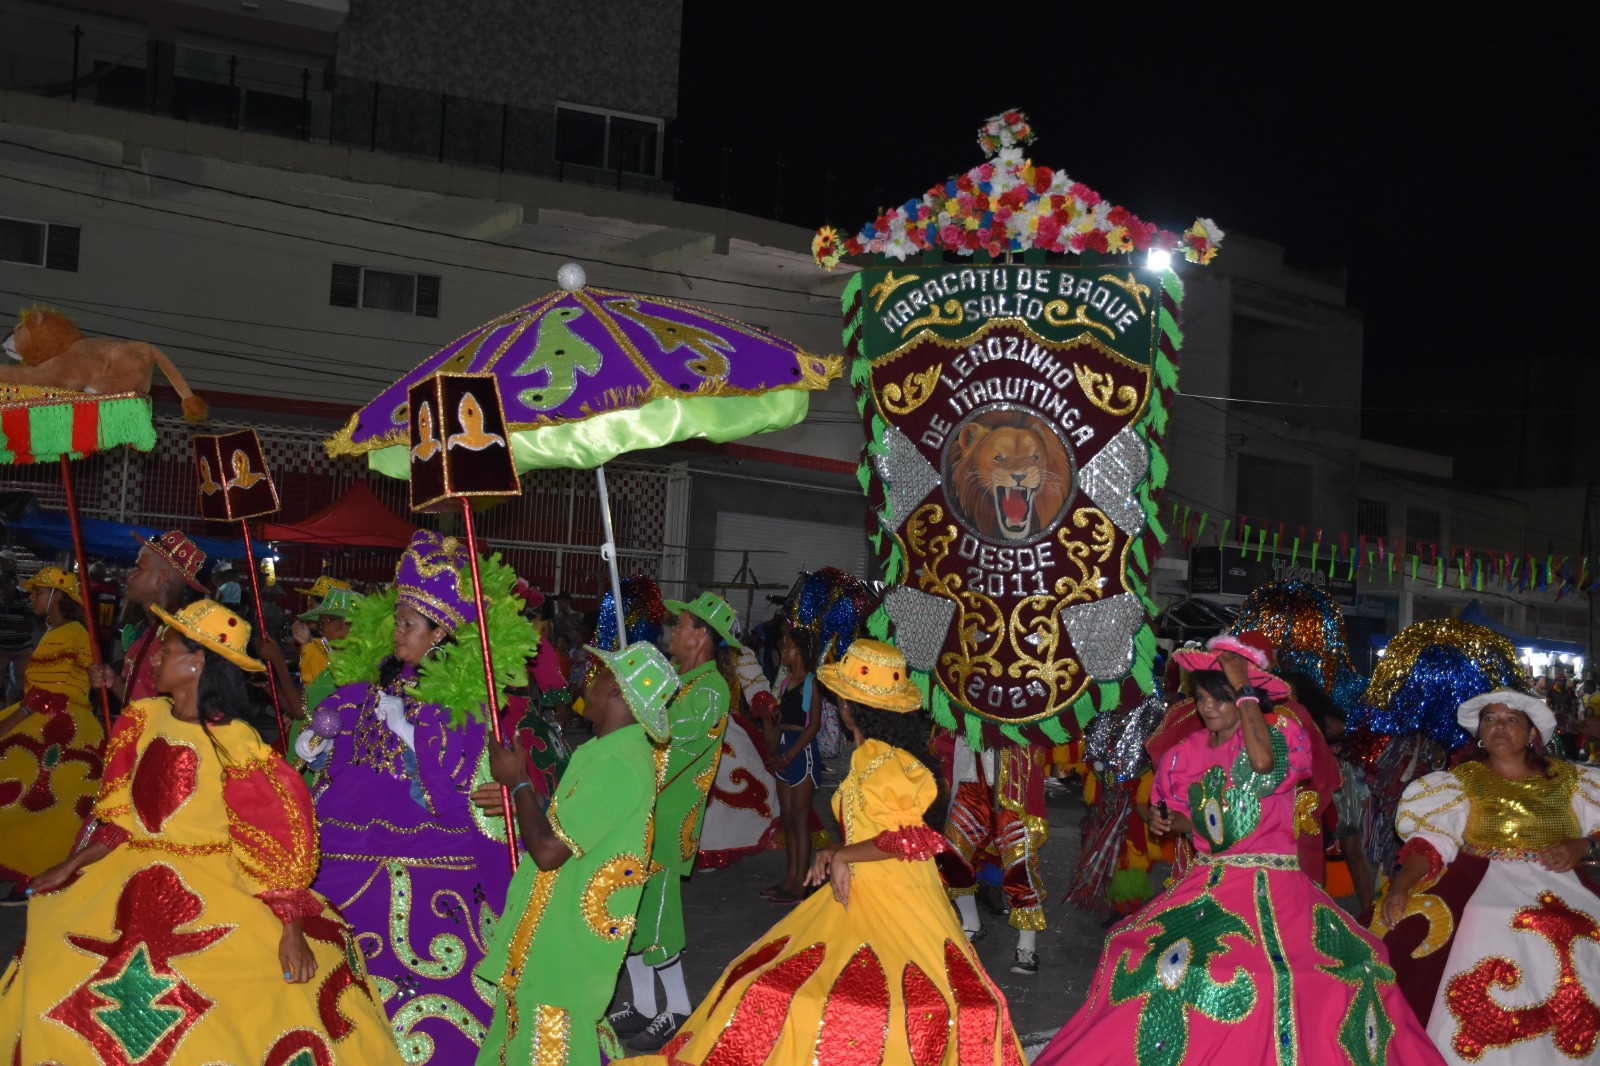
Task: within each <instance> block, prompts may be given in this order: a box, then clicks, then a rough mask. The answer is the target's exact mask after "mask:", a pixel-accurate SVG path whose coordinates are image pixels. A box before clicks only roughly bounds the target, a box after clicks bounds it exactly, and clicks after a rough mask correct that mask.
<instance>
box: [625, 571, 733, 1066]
mask: <svg viewBox="0 0 1600 1066" xmlns="http://www.w3.org/2000/svg"><path fill="white" fill-rule="evenodd" d="M663 604H664V606H665V607H666V608H667V610H668V611H671V612H674V613H675V614H676V615H677V622H676V623H675V624H674V625H673V627H672V629H671V630H670V631H669V632H668V636H667V651H668V652H669V653H670V654H671V656H672V658H673V659H674V660H675V662H676V664H677V668H678V675H679V678H680V679H681V680H682V682H683V687H682V688H681V689H680V690H679V691H678V695H677V697H676V698H674V699H673V701H672V703H671V704H670V705H668V707H667V719H668V722H669V724H670V727H671V733H672V736H671V740H670V741H669V742H668V744H667V746H666V747H665V748H664V749H661V755H658V756H657V761H656V786H657V790H658V792H659V795H658V796H657V797H656V834H655V843H654V844H653V846H652V848H651V855H650V858H651V861H652V862H653V863H654V864H655V866H656V873H655V874H654V876H652V877H651V878H650V883H649V884H648V885H646V886H645V890H644V900H643V902H641V903H640V904H639V924H638V928H637V929H635V930H634V934H633V942H632V944H631V945H630V950H631V951H633V952H634V954H630V955H629V956H628V978H629V981H630V982H631V984H632V988H633V999H632V1001H631V1002H630V1003H625V1004H624V1005H623V1006H622V1008H621V1009H619V1010H618V1011H616V1012H614V1013H613V1014H612V1015H611V1016H610V1020H611V1024H612V1026H613V1027H614V1028H615V1029H616V1031H617V1035H618V1036H620V1037H622V1038H623V1039H624V1040H625V1041H626V1042H627V1045H628V1047H629V1048H630V1049H632V1050H634V1051H656V1050H659V1049H660V1048H661V1047H663V1046H664V1045H665V1044H666V1043H667V1041H668V1040H670V1039H672V1036H673V1034H675V1033H676V1032H677V1031H678V1026H680V1025H682V1024H683V1019H684V1018H685V1017H687V1016H688V1014H689V1011H690V1010H692V1009H693V1005H692V1004H691V1003H690V1002H689V990H688V987H687V986H686V985H685V984H684V980H683V959H682V957H681V956H682V954H683V949H684V946H685V939H684V932H683V896H682V885H681V884H680V882H681V881H682V879H683V878H685V877H688V876H689V874H690V873H692V872H693V871H694V859H695V856H696V855H697V854H698V853H699V851H700V827H701V825H702V824H703V823H704V820H705V812H706V796H707V795H708V794H709V793H710V791H711V783H712V782H713V781H714V780H716V776H717V760H718V759H719V758H720V757H721V754H722V733H723V730H725V729H726V728H727V727H728V683H727V682H726V681H724V680H723V679H722V674H721V672H720V671H718V669H717V645H718V643H725V644H727V645H729V646H730V647H733V648H736V649H737V648H739V647H741V645H740V644H739V641H738V640H737V639H736V637H735V629H736V627H737V626H738V621H739V616H738V615H737V614H735V613H734V610H733V608H732V607H730V606H728V602H727V601H726V600H724V599H723V598H722V597H721V596H718V595H716V594H714V593H710V592H704V593H701V594H700V598H699V599H697V600H695V601H694V602H693V603H684V602H682V601H681V600H665V601H663ZM657 977H659V978H660V979H661V985H662V988H663V989H664V990H665V991H666V994H667V996H666V1003H664V1004H661V1005H660V1007H659V1009H658V1007H657V1001H656V978H657Z"/></svg>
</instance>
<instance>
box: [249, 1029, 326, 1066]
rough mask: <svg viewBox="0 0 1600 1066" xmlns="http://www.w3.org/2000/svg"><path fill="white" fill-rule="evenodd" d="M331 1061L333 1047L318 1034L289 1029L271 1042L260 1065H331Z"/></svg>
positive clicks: (304, 1030)
mask: <svg viewBox="0 0 1600 1066" xmlns="http://www.w3.org/2000/svg"><path fill="white" fill-rule="evenodd" d="M307 1056H309V1058H308V1057H307ZM333 1062H334V1059H333V1049H332V1048H330V1047H329V1046H328V1042H327V1041H326V1040H324V1039H323V1038H322V1037H321V1035H320V1034H318V1033H315V1032H313V1031H312V1030H310V1029H291V1030H289V1031H288V1032H287V1033H284V1034H283V1035H282V1036H280V1037H278V1039H276V1040H274V1041H273V1042H272V1047H270V1048H268V1049H267V1057H266V1058H264V1059H262V1060H261V1066H333Z"/></svg>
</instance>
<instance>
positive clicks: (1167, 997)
mask: <svg viewBox="0 0 1600 1066" xmlns="http://www.w3.org/2000/svg"><path fill="white" fill-rule="evenodd" d="M1151 924H1152V925H1154V926H1155V927H1156V929H1157V932H1156V934H1155V935H1154V936H1153V937H1151V939H1150V942H1149V948H1148V950H1146V952H1145V954H1144V958H1143V959H1142V960H1141V961H1140V963H1139V965H1138V966H1137V967H1135V968H1134V969H1131V970H1130V969H1129V968H1128V956H1129V954H1131V953H1130V952H1126V951H1125V952H1123V953H1122V956H1121V958H1119V959H1118V960H1117V965H1116V969H1115V970H1113V971H1112V975H1111V1002H1112V1003H1113V1004H1121V1003H1126V1002H1128V1001H1129V1000H1131V999H1135V998H1137V997H1139V996H1143V997H1145V1002H1144V1006H1143V1007H1141V1008H1140V1010H1139V1038H1138V1043H1137V1045H1136V1047H1135V1056H1136V1061H1137V1062H1138V1066H1177V1064H1178V1063H1180V1062H1182V1061H1183V1056H1184V1052H1185V1050H1187V1048H1188V1045H1189V1013H1188V1012H1189V1011H1191V1010H1195V1011H1199V1012H1200V1013H1201V1014H1204V1015H1205V1016H1206V1017H1208V1018H1210V1019H1211V1020H1212V1021H1216V1022H1237V1021H1239V1020H1240V1019H1242V1018H1244V1017H1245V1016H1246V1015H1248V1014H1249V1013H1250V1011H1251V1010H1252V1009H1253V1008H1254V1007H1255V1003H1256V985H1255V981H1254V980H1253V979H1252V978H1251V976H1250V974H1249V973H1248V972H1246V970H1245V969H1244V967H1242V966H1241V967H1237V968H1235V969H1234V971H1233V977H1232V978H1231V979H1230V980H1228V981H1227V982H1226V983H1222V984H1219V983H1217V982H1216V981H1213V980H1212V979H1211V960H1212V959H1214V958H1216V957H1217V956H1219V955H1222V954H1224V953H1226V952H1227V951H1228V950H1230V949H1229V947H1228V946H1227V945H1225V944H1224V943H1223V940H1224V939H1225V938H1227V937H1230V936H1233V937H1238V938H1239V939H1240V940H1243V941H1244V942H1245V943H1246V944H1250V943H1253V942H1254V938H1253V937H1251V935H1250V927H1249V926H1248V925H1246V924H1245V922H1244V920H1243V919H1242V918H1240V917H1239V916H1238V915H1236V914H1233V913H1232V912H1230V911H1228V910H1226V909H1225V908H1224V907H1222V905H1221V904H1219V903H1218V902H1217V900H1216V898H1215V897H1214V896H1212V895H1211V894H1210V893H1209V892H1207V893H1204V894H1203V895H1201V896H1200V897H1199V898H1198V899H1196V900H1195V901H1194V902H1192V903H1187V904H1185V905H1183V906H1181V907H1172V908H1170V909H1168V910H1165V911H1162V912H1161V913H1160V914H1159V915H1157V916H1156V918H1155V919H1154V920H1153V921H1152V923H1151Z"/></svg>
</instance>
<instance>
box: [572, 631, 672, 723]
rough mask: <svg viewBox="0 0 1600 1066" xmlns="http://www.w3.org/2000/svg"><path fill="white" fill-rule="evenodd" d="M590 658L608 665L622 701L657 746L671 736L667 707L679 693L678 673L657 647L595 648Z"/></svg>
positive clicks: (633, 645) (591, 651)
mask: <svg viewBox="0 0 1600 1066" xmlns="http://www.w3.org/2000/svg"><path fill="white" fill-rule="evenodd" d="M589 654H590V655H592V656H594V657H595V658H596V659H599V660H600V661H601V662H602V663H605V665H606V669H608V670H610V671H611V676H612V677H614V678H616V679H617V688H619V689H621V690H622V698H623V699H625V700H627V701H628V708H629V709H630V710H631V711H633V717H634V718H635V719H637V720H638V722H639V724H640V725H642V726H644V731H645V732H646V733H647V734H649V736H650V739H651V740H653V741H655V742H656V743H657V744H665V743H666V742H667V739H668V738H669V737H670V736H671V735H672V731H671V729H670V728H669V727H668V725H667V704H668V703H670V702H671V701H672V694H673V693H675V692H677V691H678V685H679V684H680V682H679V681H678V674H677V671H675V670H673V669H672V664H671V663H669V662H667V657H666V656H665V655H662V654H661V652H660V651H659V650H658V649H657V648H656V646H655V645H654V644H644V643H640V644H629V645H628V646H627V647H626V648H623V649H622V650H621V651H601V650H600V649H599V648H596V647H595V646H593V645H592V644H591V645H590V646H589Z"/></svg>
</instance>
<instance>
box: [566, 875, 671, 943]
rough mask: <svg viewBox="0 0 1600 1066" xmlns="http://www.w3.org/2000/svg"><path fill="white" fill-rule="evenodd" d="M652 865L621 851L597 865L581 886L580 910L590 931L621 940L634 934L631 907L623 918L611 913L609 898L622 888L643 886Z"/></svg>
mask: <svg viewBox="0 0 1600 1066" xmlns="http://www.w3.org/2000/svg"><path fill="white" fill-rule="evenodd" d="M652 869H653V867H652V866H651V865H650V862H649V860H647V859H644V858H642V857H640V856H638V855H629V854H626V853H624V854H622V855H618V856H617V857H616V858H614V859H612V860H611V861H609V862H606V863H604V864H602V865H601V866H600V868H599V869H598V870H596V871H595V872H594V874H593V876H591V877H590V878H589V883H588V884H587V885H585V886H584V887H583V895H582V897H580V901H579V904H578V906H579V909H580V910H581V911H582V912H583V920H584V922H585V923H587V924H588V926H589V931H590V932H592V933H593V934H594V935H595V936H597V937H599V938H600V939H602V940H623V939H626V938H627V937H630V936H632V935H633V929H634V926H635V924H636V919H635V918H634V916H633V912H632V910H630V911H629V912H628V914H627V915H626V916H624V917H620V918H619V917H617V916H616V915H614V914H612V913H611V897H612V895H614V894H615V893H617V892H620V891H622V890H623V889H625V888H640V889H642V888H643V887H644V884H645V882H646V881H648V880H650V874H651V871H652Z"/></svg>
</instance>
